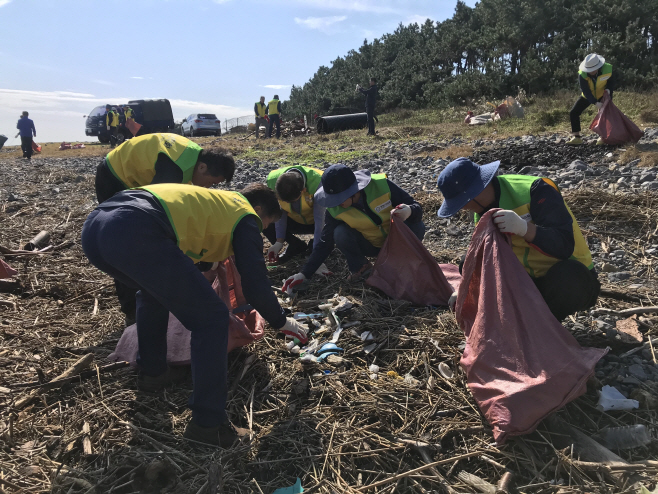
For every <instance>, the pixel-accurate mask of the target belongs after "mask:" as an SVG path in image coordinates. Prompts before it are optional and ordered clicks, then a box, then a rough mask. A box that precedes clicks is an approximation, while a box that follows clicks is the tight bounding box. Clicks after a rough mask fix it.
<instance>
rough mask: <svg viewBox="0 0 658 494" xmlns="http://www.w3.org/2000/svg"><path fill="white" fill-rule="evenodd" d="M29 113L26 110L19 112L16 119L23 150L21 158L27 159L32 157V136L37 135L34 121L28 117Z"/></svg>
mask: <svg viewBox="0 0 658 494" xmlns="http://www.w3.org/2000/svg"><path fill="white" fill-rule="evenodd" d="M29 115H30V114H29V113H28V112H26V111H24V112H23V113H21V118H19V119H18V123H17V124H16V128H17V129H18V135H20V136H21V150H22V151H23V158H27V159H28V160H31V159H32V136H34V137H36V136H37V130H36V129H35V128H34V122H33V121H32V119H31V118H28V116H29Z"/></svg>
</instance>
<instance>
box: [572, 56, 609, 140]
mask: <svg viewBox="0 0 658 494" xmlns="http://www.w3.org/2000/svg"><path fill="white" fill-rule="evenodd" d="M578 84H579V85H580V90H581V91H582V92H581V95H580V98H578V100H576V103H575V104H574V105H573V108H572V109H571V111H570V112H569V118H570V119H571V135H572V136H573V137H572V138H571V140H570V141H568V142H567V144H569V145H571V146H577V145H579V144H582V143H583V139H582V138H581V137H580V116H581V115H582V113H583V112H584V111H585V110H586V109H587V107H588V106H590V105H596V108H597V109H598V110H600V109H601V108H603V102H602V101H601V100H602V99H603V95H604V94H605V93H608V95H609V96H610V99H612V92H613V91H614V90H615V88H616V74H615V73H614V72H613V71H612V65H610V64H609V63H605V58H603V57H602V56H601V55H597V54H596V53H590V54H589V55H587V56H586V57H585V60H583V61H582V63H581V64H580V70H579V71H578ZM596 144H598V145H601V144H604V142H603V139H601V138H599V139H598V140H597V141H596Z"/></svg>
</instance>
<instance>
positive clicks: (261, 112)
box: [254, 96, 270, 139]
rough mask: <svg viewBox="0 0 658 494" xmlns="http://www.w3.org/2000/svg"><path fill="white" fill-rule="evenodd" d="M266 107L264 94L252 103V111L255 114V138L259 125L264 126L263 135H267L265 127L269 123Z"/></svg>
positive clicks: (258, 131) (258, 133) (266, 127)
mask: <svg viewBox="0 0 658 494" xmlns="http://www.w3.org/2000/svg"><path fill="white" fill-rule="evenodd" d="M267 112H268V107H267V105H265V96H261V97H260V101H258V102H256V103H255V104H254V113H255V114H256V139H258V136H259V135H260V126H261V125H262V126H263V127H265V135H267V129H268V127H269V125H270V123H269V121H268V120H267Z"/></svg>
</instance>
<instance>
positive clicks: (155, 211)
mask: <svg viewBox="0 0 658 494" xmlns="http://www.w3.org/2000/svg"><path fill="white" fill-rule="evenodd" d="M280 215H281V209H280V208H279V203H278V201H277V199H276V195H275V194H274V192H272V191H271V190H270V189H268V188H267V187H266V186H265V185H263V184H252V185H250V186H247V187H246V188H245V189H244V190H242V191H241V193H238V192H229V191H220V190H210V189H205V188H202V187H195V186H192V185H183V184H156V185H148V186H146V187H141V188H137V189H132V190H126V191H123V192H119V193H118V194H115V195H114V196H113V197H112V198H110V199H108V200H107V201H105V202H104V203H102V204H100V205H99V206H98V207H97V208H96V209H95V210H94V211H93V212H92V213H91V214H90V215H89V217H88V218H87V221H86V222H85V224H84V227H83V229H82V248H83V250H84V253H85V255H86V256H87V258H88V259H89V261H90V262H91V263H92V264H93V265H94V266H96V267H97V268H98V269H100V270H102V271H104V272H105V273H107V274H109V275H110V276H112V277H113V278H115V279H118V280H120V281H121V282H122V283H124V284H126V285H128V286H131V287H133V288H135V289H138V290H139V291H138V292H137V337H138V345H139V351H138V357H137V364H138V366H139V376H138V387H139V389H140V390H142V391H145V392H157V391H159V390H161V389H163V388H164V387H166V386H168V385H170V384H171V383H172V381H173V380H174V375H173V374H174V373H173V372H172V371H171V370H170V369H169V368H168V365H167V326H168V321H169V313H170V312H171V313H172V314H173V315H174V316H176V318H177V319H178V320H179V321H180V322H181V323H182V324H183V326H185V328H186V329H188V330H189V331H190V332H191V365H192V381H193V386H194V387H193V392H192V395H191V397H190V401H189V404H190V408H191V409H192V420H191V421H190V422H189V423H188V424H187V427H186V429H185V433H184V436H185V437H186V438H188V439H193V440H195V441H201V442H206V443H209V444H215V445H221V446H222V447H228V446H230V445H231V444H233V442H234V440H235V439H236V438H237V435H238V433H237V431H236V430H235V429H234V428H233V426H232V425H231V423H230V422H229V420H228V417H227V415H226V411H225V407H226V396H227V342H228V328H229V309H228V308H227V307H226V305H225V304H224V302H223V301H222V300H221V298H220V297H219V296H218V295H217V293H216V292H215V290H213V288H212V286H211V284H210V283H209V282H208V280H207V279H206V278H205V277H204V275H203V274H202V273H201V271H200V269H199V268H198V266H197V265H196V263H205V264H209V263H215V262H223V261H224V260H225V259H227V258H228V257H229V256H233V255H234V256H235V265H236V268H237V270H238V272H239V273H240V277H241V282H242V290H243V292H244V295H245V297H246V299H247V302H248V303H249V304H251V305H252V306H253V307H254V309H256V310H257V311H258V312H259V313H260V314H261V315H262V316H263V317H264V318H265V320H267V321H268V322H269V323H270V325H271V326H272V327H273V328H274V329H276V330H278V331H279V332H282V333H284V334H286V335H288V336H293V337H295V338H298V339H299V340H300V341H301V342H303V343H305V342H306V341H307V337H306V331H305V330H304V328H303V327H301V326H300V325H299V324H298V323H297V322H296V321H295V320H294V319H292V318H289V319H287V318H286V316H285V314H284V311H283V309H282V308H281V306H280V305H279V302H278V301H277V298H276V295H274V293H273V292H272V288H271V286H270V281H269V279H268V277H267V268H266V266H265V260H264V259H263V238H262V236H261V229H262V227H263V226H265V227H267V226H268V225H269V224H270V223H272V222H274V221H276V220H277V219H278V218H279V216H280Z"/></svg>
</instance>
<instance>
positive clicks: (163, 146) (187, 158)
mask: <svg viewBox="0 0 658 494" xmlns="http://www.w3.org/2000/svg"><path fill="white" fill-rule="evenodd" d="M201 151H202V149H201V146H199V145H198V144H196V143H194V142H192V141H190V140H189V139H186V138H185V137H183V136H179V135H178V134H147V135H143V136H139V137H133V138H132V139H130V140H129V141H125V142H124V143H123V144H121V146H119V147H118V148H116V149H115V150H114V151H110V152H109V153H108V154H107V156H106V157H105V162H106V163H107V166H108V168H109V169H110V171H111V172H112V173H113V174H114V176H115V177H116V178H118V179H119V180H120V181H121V183H123V184H124V185H125V186H126V188H132V187H141V186H143V185H148V184H150V183H151V182H152V181H153V177H155V162H156V161H157V159H158V156H159V155H160V153H162V154H166V155H167V156H169V158H171V160H172V161H173V162H174V163H176V165H177V166H178V167H179V168H180V169H181V170H182V172H183V183H190V182H191V181H192V175H193V174H194V167H195V166H196V162H197V159H198V158H199V153H201Z"/></svg>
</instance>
